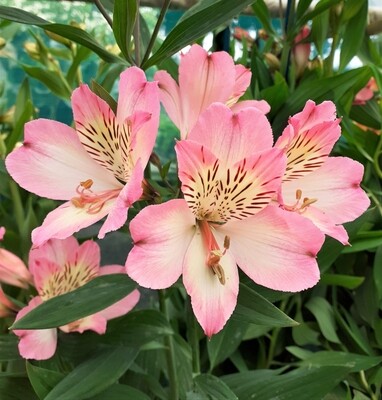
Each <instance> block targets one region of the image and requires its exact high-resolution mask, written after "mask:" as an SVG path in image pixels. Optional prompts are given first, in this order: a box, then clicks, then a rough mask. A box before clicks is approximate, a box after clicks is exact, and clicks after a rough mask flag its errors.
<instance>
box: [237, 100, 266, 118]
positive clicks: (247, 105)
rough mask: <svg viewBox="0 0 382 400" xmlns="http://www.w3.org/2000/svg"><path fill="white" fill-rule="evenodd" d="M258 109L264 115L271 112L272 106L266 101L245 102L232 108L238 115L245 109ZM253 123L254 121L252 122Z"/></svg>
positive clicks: (240, 102)
mask: <svg viewBox="0 0 382 400" xmlns="http://www.w3.org/2000/svg"><path fill="white" fill-rule="evenodd" d="M250 107H252V108H256V109H257V110H259V111H261V112H262V113H263V114H264V115H265V114H268V113H269V111H271V106H270V105H269V104H268V103H267V102H266V101H265V100H243V101H239V102H238V103H235V104H233V105H232V106H231V110H232V111H233V112H234V113H235V114H237V113H238V112H239V111H241V110H244V109H245V108H250ZM252 122H253V121H252Z"/></svg>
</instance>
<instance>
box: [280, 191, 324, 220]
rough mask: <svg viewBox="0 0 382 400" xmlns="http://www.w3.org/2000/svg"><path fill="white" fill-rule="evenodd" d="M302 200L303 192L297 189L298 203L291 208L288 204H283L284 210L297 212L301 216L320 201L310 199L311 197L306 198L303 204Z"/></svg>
mask: <svg viewBox="0 0 382 400" xmlns="http://www.w3.org/2000/svg"><path fill="white" fill-rule="evenodd" d="M301 198H302V190H301V189H297V190H296V202H295V203H294V204H292V205H291V206H289V205H287V204H283V206H282V207H283V208H284V210H287V211H296V212H298V213H299V214H303V213H304V212H305V211H306V210H307V209H308V207H309V206H310V205H311V204H313V203H315V202H316V201H318V199H315V198H311V199H310V198H309V197H304V198H303V200H302V202H301Z"/></svg>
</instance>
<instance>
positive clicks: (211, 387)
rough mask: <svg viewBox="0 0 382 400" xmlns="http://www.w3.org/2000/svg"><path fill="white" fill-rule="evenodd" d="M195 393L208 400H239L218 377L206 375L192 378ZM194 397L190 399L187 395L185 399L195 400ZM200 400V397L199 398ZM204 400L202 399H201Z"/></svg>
mask: <svg viewBox="0 0 382 400" xmlns="http://www.w3.org/2000/svg"><path fill="white" fill-rule="evenodd" d="M194 383H195V387H196V389H197V392H199V393H200V394H204V395H206V398H207V399H210V400H239V398H238V397H237V396H236V395H235V393H233V392H232V391H231V389H230V388H229V387H228V386H227V385H226V384H225V383H224V382H223V381H222V380H220V379H219V378H218V377H216V376H213V375H208V374H202V375H198V376H197V377H195V378H194ZM197 398H198V397H196V396H195V395H194V396H193V397H192V396H190V394H189V393H188V394H187V399H188V400H192V399H197ZM199 399H200V397H199ZM203 399H204V398H203Z"/></svg>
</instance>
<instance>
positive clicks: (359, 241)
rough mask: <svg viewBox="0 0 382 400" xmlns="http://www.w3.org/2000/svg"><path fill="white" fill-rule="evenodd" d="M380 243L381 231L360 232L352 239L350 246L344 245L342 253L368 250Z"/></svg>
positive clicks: (381, 241)
mask: <svg viewBox="0 0 382 400" xmlns="http://www.w3.org/2000/svg"><path fill="white" fill-rule="evenodd" d="M380 245H382V231H370V232H360V233H358V235H357V236H356V237H355V238H354V239H353V240H352V242H351V246H348V247H345V248H344V250H343V253H356V252H358V251H363V250H370V249H374V248H376V247H379V246H380Z"/></svg>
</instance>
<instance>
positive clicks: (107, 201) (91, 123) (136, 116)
mask: <svg viewBox="0 0 382 400" xmlns="http://www.w3.org/2000/svg"><path fill="white" fill-rule="evenodd" d="M72 104H73V113H74V120H75V124H76V130H74V129H72V128H70V127H68V126H67V125H64V124H62V123H59V122H56V121H51V120H46V119H38V120H35V121H32V122H29V123H27V124H26V125H25V139H24V144H23V146H21V147H20V148H18V149H16V150H14V151H13V152H12V153H11V154H10V155H9V156H8V158H7V159H6V166H7V169H8V171H9V173H10V175H11V176H12V178H13V179H14V180H15V181H16V182H17V183H18V184H19V185H20V186H22V187H23V188H24V189H26V190H29V191H30V192H33V193H36V194H37V195H39V196H42V197H48V198H50V199H54V200H67V201H66V202H65V203H64V204H62V205H61V206H59V207H58V208H57V209H55V210H54V211H52V212H51V213H50V214H48V216H47V217H46V219H45V220H44V222H43V224H42V226H41V227H38V228H36V229H35V230H34V231H33V233H32V240H33V244H34V245H35V246H39V245H41V244H43V243H45V242H46V241H47V240H48V239H50V238H57V239H64V238H66V237H68V236H70V235H72V234H73V233H74V232H77V231H78V230H80V229H82V228H84V227H87V226H89V225H91V224H93V223H95V222H97V221H99V220H100V219H102V218H103V217H105V216H107V218H106V221H105V222H104V224H103V225H102V227H101V229H100V232H99V236H98V237H99V238H103V237H104V235H105V234H106V233H107V232H110V231H112V230H116V229H119V228H120V227H121V226H122V225H123V224H124V223H125V222H126V218H127V210H128V208H129V207H130V206H131V204H132V203H134V202H135V201H137V200H138V199H139V198H140V197H141V195H142V185H141V183H142V179H143V170H144V168H145V166H146V164H147V162H148V160H149V157H150V154H151V152H152V149H153V146H154V142H155V138H156V134H157V129H158V124H159V90H158V86H157V83H156V82H147V80H146V77H145V74H144V72H143V71H142V70H140V69H139V68H137V67H131V68H128V69H127V70H126V71H124V72H123V73H122V74H121V78H120V82H119V99H118V107H117V112H116V114H114V112H113V111H112V110H111V109H110V107H109V106H108V104H107V103H106V102H105V101H104V100H102V99H101V98H99V97H98V96H96V95H95V94H94V93H93V92H92V91H90V89H89V87H88V86H87V85H81V86H80V87H79V88H78V89H76V90H75V91H74V92H73V95H72Z"/></svg>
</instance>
